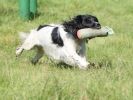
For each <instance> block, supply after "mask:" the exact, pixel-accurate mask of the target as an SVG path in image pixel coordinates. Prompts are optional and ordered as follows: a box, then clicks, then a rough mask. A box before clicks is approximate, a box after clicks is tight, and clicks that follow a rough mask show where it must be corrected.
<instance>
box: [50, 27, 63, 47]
mask: <svg viewBox="0 0 133 100" xmlns="http://www.w3.org/2000/svg"><path fill="white" fill-rule="evenodd" d="M51 37H52V41H53V43H54V44H57V45H58V46H61V47H63V46H64V43H63V40H62V38H61V36H60V33H59V32H58V27H55V28H54V29H53V31H52V33H51Z"/></svg>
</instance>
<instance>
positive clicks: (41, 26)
mask: <svg viewBox="0 0 133 100" xmlns="http://www.w3.org/2000/svg"><path fill="white" fill-rule="evenodd" d="M47 26H50V25H40V26H39V27H38V28H37V31H39V30H40V29H42V28H43V27H47Z"/></svg>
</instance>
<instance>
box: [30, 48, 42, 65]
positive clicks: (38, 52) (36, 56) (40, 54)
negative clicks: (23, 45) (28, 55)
mask: <svg viewBox="0 0 133 100" xmlns="http://www.w3.org/2000/svg"><path fill="white" fill-rule="evenodd" d="M36 48H37V54H36V55H35V57H34V58H33V59H32V60H31V63H32V64H36V63H37V62H38V61H39V59H40V58H41V57H42V56H43V54H44V50H43V48H42V47H41V46H36Z"/></svg>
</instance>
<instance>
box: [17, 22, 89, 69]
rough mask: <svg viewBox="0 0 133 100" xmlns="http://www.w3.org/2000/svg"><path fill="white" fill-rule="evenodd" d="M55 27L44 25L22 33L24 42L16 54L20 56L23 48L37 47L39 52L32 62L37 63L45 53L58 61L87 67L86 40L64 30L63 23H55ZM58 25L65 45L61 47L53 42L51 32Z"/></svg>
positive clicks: (83, 67)
mask: <svg viewBox="0 0 133 100" xmlns="http://www.w3.org/2000/svg"><path fill="white" fill-rule="evenodd" d="M52 26H53V27H44V28H42V29H40V30H39V31H37V30H36V29H35V30H31V32H30V34H29V35H24V33H23V34H21V35H20V36H21V38H23V39H22V40H24V39H25V41H24V42H23V44H22V45H21V46H20V47H19V48H17V50H16V56H19V55H20V54H21V53H22V51H23V50H31V49H32V48H37V50H38V51H37V54H36V55H35V57H34V58H33V59H32V63H34V64H35V63H37V62H38V60H39V59H40V58H41V57H42V56H43V54H44V53H45V54H46V55H47V56H48V57H50V58H51V59H53V60H56V61H58V62H64V63H66V64H68V65H71V66H78V67H79V68H81V69H86V68H87V67H88V65H89V63H88V62H87V60H86V57H85V52H86V51H85V40H76V39H74V37H73V36H72V35H71V34H68V33H67V32H66V31H64V28H63V26H62V25H53V24H52ZM55 27H58V28H59V32H60V36H61V38H62V40H63V43H64V46H63V47H60V46H58V45H56V44H53V43H52V40H51V33H52V30H53V28H55ZM25 36H26V38H25Z"/></svg>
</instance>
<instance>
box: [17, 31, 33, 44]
mask: <svg viewBox="0 0 133 100" xmlns="http://www.w3.org/2000/svg"><path fill="white" fill-rule="evenodd" d="M31 33H32V34H34V33H36V29H33V30H31V31H30V33H25V32H20V33H19V38H20V40H21V41H22V42H24V41H25V40H26V38H27V37H28V36H29V35H30V34H31Z"/></svg>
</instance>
